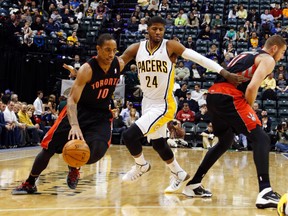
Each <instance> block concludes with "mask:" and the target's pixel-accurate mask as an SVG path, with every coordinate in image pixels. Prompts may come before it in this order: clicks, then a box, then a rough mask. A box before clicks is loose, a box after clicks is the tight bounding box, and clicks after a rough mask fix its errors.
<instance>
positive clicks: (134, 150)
mask: <svg viewBox="0 0 288 216" xmlns="http://www.w3.org/2000/svg"><path fill="white" fill-rule="evenodd" d="M143 137H144V136H143V133H142V131H141V130H140V128H139V127H138V126H137V125H136V124H133V125H132V126H131V127H129V128H128V129H127V130H125V131H123V133H122V139H123V142H124V144H125V145H126V147H127V149H128V150H129V152H130V154H131V155H133V156H135V155H138V154H140V153H141V152H142V144H141V139H142V138H143Z"/></svg>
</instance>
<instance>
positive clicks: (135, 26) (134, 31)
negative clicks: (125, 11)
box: [125, 17, 139, 38]
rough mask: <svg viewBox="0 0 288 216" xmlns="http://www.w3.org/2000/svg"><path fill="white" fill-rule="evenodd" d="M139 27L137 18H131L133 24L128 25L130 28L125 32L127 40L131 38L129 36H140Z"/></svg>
mask: <svg viewBox="0 0 288 216" xmlns="http://www.w3.org/2000/svg"><path fill="white" fill-rule="evenodd" d="M138 25H139V23H138V22H137V19H136V17H131V22H130V23H128V27H127V29H126V31H125V36H126V38H129V36H133V37H137V36H138V35H139V32H138Z"/></svg>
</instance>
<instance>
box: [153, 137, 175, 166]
mask: <svg viewBox="0 0 288 216" xmlns="http://www.w3.org/2000/svg"><path fill="white" fill-rule="evenodd" d="M151 144H152V146H153V149H154V150H155V151H157V152H158V154H159V155H160V157H161V158H162V160H164V161H167V160H170V159H172V158H173V157H174V154H173V152H172V150H171V148H170V147H169V145H168V144H167V141H166V139H164V138H159V139H156V140H151Z"/></svg>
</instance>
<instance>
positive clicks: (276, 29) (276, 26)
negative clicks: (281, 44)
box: [275, 22, 282, 34]
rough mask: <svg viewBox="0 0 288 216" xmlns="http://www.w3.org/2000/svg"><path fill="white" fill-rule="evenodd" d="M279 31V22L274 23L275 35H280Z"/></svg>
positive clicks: (280, 29) (280, 27)
mask: <svg viewBox="0 0 288 216" xmlns="http://www.w3.org/2000/svg"><path fill="white" fill-rule="evenodd" d="M281 31H282V25H281V22H276V25H275V34H279V33H281Z"/></svg>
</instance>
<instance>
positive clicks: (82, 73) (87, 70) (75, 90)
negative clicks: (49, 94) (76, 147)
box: [67, 63, 92, 140]
mask: <svg viewBox="0 0 288 216" xmlns="http://www.w3.org/2000/svg"><path fill="white" fill-rule="evenodd" d="M91 77H92V69H91V67H90V65H89V64H88V63H85V64H84V65H82V66H81V67H80V69H79V70H78V74H77V78H76V80H75V82H74V84H73V86H72V88H71V92H70V95H69V97H68V99H67V116H68V119H69V123H70V125H71V130H70V132H69V135H68V139H69V140H70V139H81V140H84V137H83V134H82V131H81V129H80V127H79V122H78V118H77V103H78V101H79V99H80V96H81V94H82V91H83V89H84V87H85V85H86V83H87V82H88V81H89V80H90V79H91Z"/></svg>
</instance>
